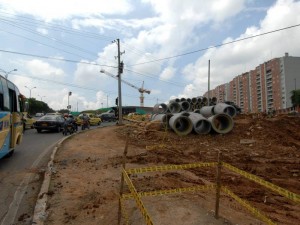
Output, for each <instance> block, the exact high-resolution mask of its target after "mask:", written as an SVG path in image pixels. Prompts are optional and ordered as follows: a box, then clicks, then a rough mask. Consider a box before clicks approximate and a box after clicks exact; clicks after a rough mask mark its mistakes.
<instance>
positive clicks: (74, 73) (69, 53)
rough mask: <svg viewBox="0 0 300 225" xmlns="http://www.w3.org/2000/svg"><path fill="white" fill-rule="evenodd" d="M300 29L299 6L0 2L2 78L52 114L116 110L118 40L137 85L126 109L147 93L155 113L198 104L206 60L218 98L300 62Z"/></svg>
mask: <svg viewBox="0 0 300 225" xmlns="http://www.w3.org/2000/svg"><path fill="white" fill-rule="evenodd" d="M299 25H300V2H299V1H296V0H277V1H275V0H273V1H272V0H264V1H260V0H210V1H207V0H184V1H183V0H140V1H138V0H110V1H107V0H97V1H95V0H72V1H71V0H64V1H58V0H51V1H50V0H43V1H40V0H26V1H24V0H0V74H1V75H4V76H5V75H6V74H7V73H8V74H7V77H8V79H9V80H11V81H12V82H14V83H15V84H16V85H17V86H18V88H19V90H20V92H21V93H22V94H24V95H25V96H26V97H30V94H31V97H32V98H36V99H37V100H41V101H44V102H46V103H47V104H48V105H49V106H50V107H51V108H53V109H54V110H59V109H66V108H67V105H68V104H69V105H71V111H83V110H89V109H94V110H95V109H99V108H105V107H111V106H115V98H116V97H117V96H118V81H117V79H115V78H113V77H111V76H109V75H108V74H110V75H113V76H116V75H117V73H118V72H117V65H118V60H117V55H118V45H117V42H116V40H117V39H119V40H120V42H119V43H120V52H121V57H120V59H121V61H123V62H124V71H123V74H122V76H121V77H122V79H123V80H124V81H126V82H128V83H130V84H132V85H133V86H135V88H134V87H132V86H129V85H128V84H126V83H122V85H121V88H122V105H123V106H139V105H140V99H139V97H140V93H139V91H138V88H141V87H142V85H144V86H143V87H144V89H146V90H150V91H151V93H150V94H147V93H144V97H145V99H144V105H145V106H150V107H152V106H154V105H155V104H157V103H166V102H168V101H169V100H170V99H174V98H177V97H178V98H182V97H185V98H188V97H196V96H202V95H203V94H204V93H205V92H206V91H207V87H208V78H207V77H208V61H209V60H210V77H211V84H210V87H211V89H213V88H215V87H216V86H218V85H221V84H224V83H227V82H230V81H231V80H232V79H233V78H234V77H235V76H237V75H240V74H242V73H244V72H247V71H250V70H252V69H254V68H255V67H256V66H258V65H259V64H261V63H263V62H265V61H268V60H270V59H272V58H276V57H283V56H284V54H285V53H286V52H287V53H289V55H290V56H298V57H299V56H300V45H299V40H300V26H299ZM277 30H279V31H277ZM272 31H275V32H272ZM268 32H270V33H268ZM265 33H268V34H265ZM253 36H255V37H253ZM241 39H245V40H241ZM230 42H233V43H230ZM229 43H230V44H229ZM14 69H16V70H17V71H12V70H14ZM101 70H103V71H104V72H105V73H100V71H101ZM69 92H72V95H71V96H69V95H68V93H69Z"/></svg>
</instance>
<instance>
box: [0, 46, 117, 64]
mask: <svg viewBox="0 0 300 225" xmlns="http://www.w3.org/2000/svg"><path fill="white" fill-rule="evenodd" d="M0 52H5V53H11V54H17V55H24V56H30V57H37V58H42V59H50V60H58V61H64V62H70V63H80V64H86V65H93V66H103V67H111V68H118V67H117V66H110V65H102V64H98V63H93V62H83V61H77V60H72V59H62V58H55V57H49V56H42V55H35V54H29V53H23V52H15V51H7V50H3V49H0Z"/></svg>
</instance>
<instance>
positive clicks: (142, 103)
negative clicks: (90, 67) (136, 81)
mask: <svg viewBox="0 0 300 225" xmlns="http://www.w3.org/2000/svg"><path fill="white" fill-rule="evenodd" d="M100 73H104V74H106V75H108V76H110V77H112V78H115V79H116V80H118V76H116V75H113V74H111V73H109V72H107V71H105V70H103V69H102V70H100ZM121 81H122V82H123V83H125V84H127V85H129V86H130V87H133V88H135V89H137V90H138V91H139V92H140V93H141V96H140V106H141V107H144V93H147V94H150V93H151V91H150V90H147V89H144V81H143V84H142V87H140V88H139V87H137V86H135V85H133V84H131V83H129V82H127V81H126V80H123V79H121Z"/></svg>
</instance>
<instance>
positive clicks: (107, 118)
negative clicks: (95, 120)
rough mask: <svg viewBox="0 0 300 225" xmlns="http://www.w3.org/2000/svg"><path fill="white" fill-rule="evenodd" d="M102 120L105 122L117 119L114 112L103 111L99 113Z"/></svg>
mask: <svg viewBox="0 0 300 225" xmlns="http://www.w3.org/2000/svg"><path fill="white" fill-rule="evenodd" d="M99 117H100V118H101V120H102V121H103V122H105V121H108V122H115V121H116V120H117V118H116V116H115V114H114V113H102V114H100V115H99Z"/></svg>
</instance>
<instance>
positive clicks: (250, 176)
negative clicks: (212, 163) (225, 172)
mask: <svg viewBox="0 0 300 225" xmlns="http://www.w3.org/2000/svg"><path fill="white" fill-rule="evenodd" d="M222 165H223V166H224V167H225V168H227V169H229V170H231V171H233V172H236V173H237V174H240V175H242V176H243V177H245V178H248V179H249V180H252V181H254V182H255V183H258V184H260V185H262V186H264V187H266V188H269V189H270V190H272V191H274V192H277V193H278V194H280V195H281V196H283V197H286V198H288V199H290V200H292V201H294V202H296V203H300V195H298V194H295V193H293V192H290V191H288V190H286V189H283V188H281V187H278V186H276V185H275V184H272V183H270V182H268V181H265V180H263V179H261V178H259V177H258V176H255V175H253V174H251V173H247V172H245V171H243V170H240V169H238V168H236V167H234V166H232V165H230V164H228V163H222Z"/></svg>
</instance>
